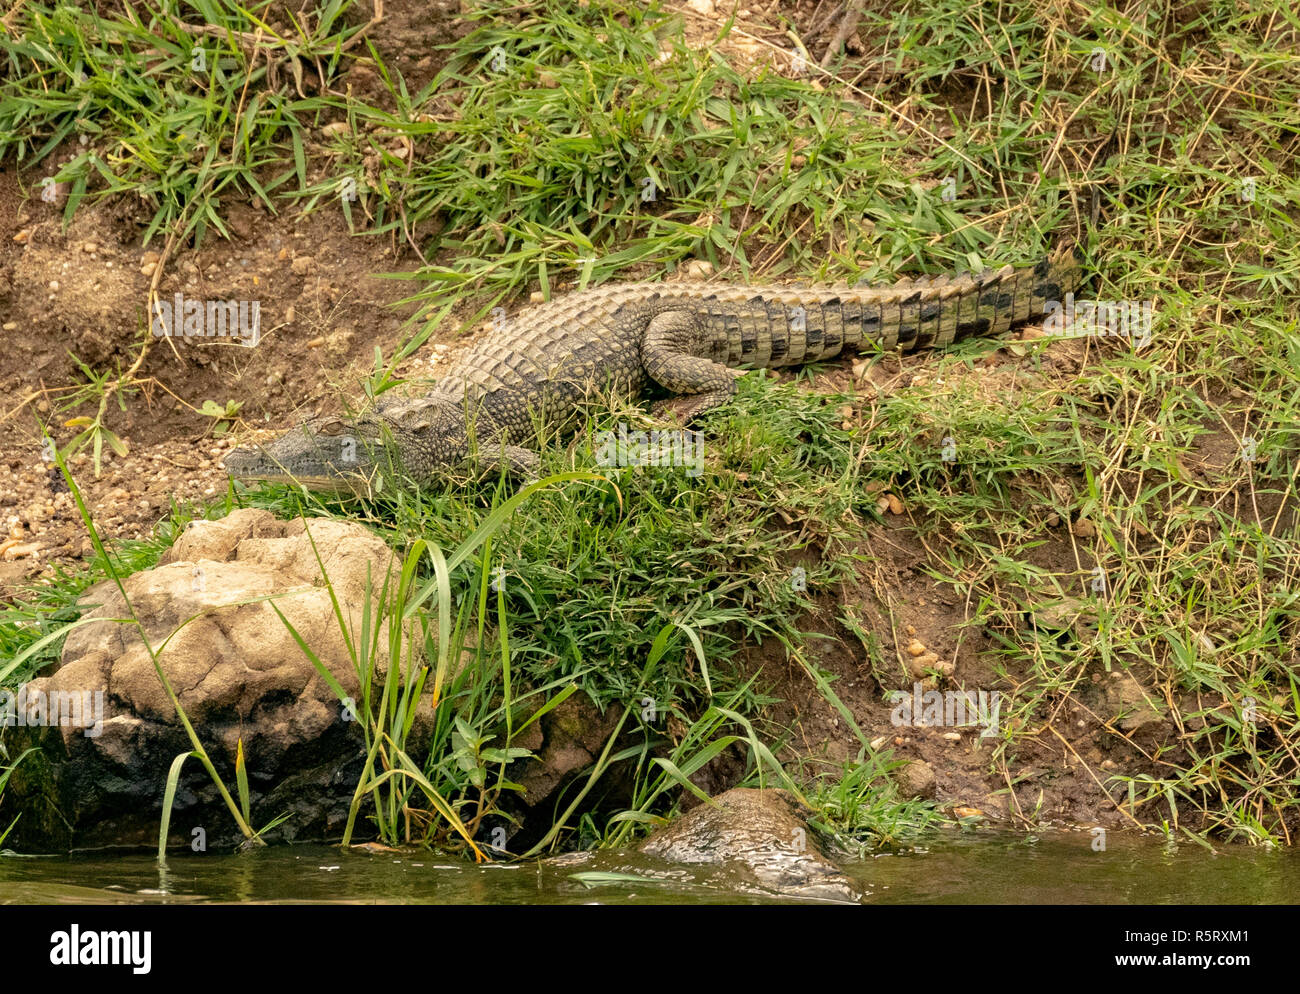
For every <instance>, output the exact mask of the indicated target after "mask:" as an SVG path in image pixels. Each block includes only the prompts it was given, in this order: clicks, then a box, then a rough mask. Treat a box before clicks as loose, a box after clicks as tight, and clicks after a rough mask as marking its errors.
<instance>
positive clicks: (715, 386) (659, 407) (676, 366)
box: [641, 311, 745, 423]
mask: <svg viewBox="0 0 1300 994" xmlns="http://www.w3.org/2000/svg"><path fill="white" fill-rule="evenodd" d="M704 351H705V335H704V328H703V326H702V325H701V324H700V322H699V320H698V319H697V318H696V317H695V315H693V314H691V313H690V312H689V311H665V312H664V313H663V314H656V315H655V316H654V317H653V318H651V320H650V324H649V326H648V327H647V328H646V331H645V335H644V337H643V338H642V339H641V365H642V366H644V367H645V371H646V373H647V375H649V377H650V379H652V380H654V381H655V382H656V383H658V384H659V385H660V386H662V387H665V388H666V389H668V390H671V391H672V392H673V393H676V394H681V395H682V396H680V397H673V398H671V399H669V400H664V401H660V402H659V403H657V404H655V405H654V407H653V408H652V410H653V413H654V414H655V415H656V416H657V417H658V416H663V415H665V414H669V413H671V414H673V415H675V416H676V417H677V418H679V419H680V420H681V421H682V422H683V423H686V422H689V421H690V420H691V419H692V418H695V417H698V416H699V415H701V414H703V413H704V412H705V411H708V410H711V409H713V408H715V407H719V406H721V405H722V404H725V403H726V402H727V401H728V400H729V399H730V398H731V395H732V394H734V393H735V392H736V379H737V378H738V377H741V376H744V375H745V372H744V370H740V369H732V368H731V367H730V366H724V365H723V364H722V363H720V362H714V361H713V360H712V359H709V358H706V357H704V356H703V355H701V353H702V352H704Z"/></svg>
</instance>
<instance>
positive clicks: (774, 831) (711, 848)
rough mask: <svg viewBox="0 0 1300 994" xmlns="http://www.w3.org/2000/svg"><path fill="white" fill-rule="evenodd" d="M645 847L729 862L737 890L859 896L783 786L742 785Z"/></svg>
mask: <svg viewBox="0 0 1300 994" xmlns="http://www.w3.org/2000/svg"><path fill="white" fill-rule="evenodd" d="M641 852H642V853H644V854H645V855H647V856H653V857H655V858H657V859H662V860H665V861H667V862H671V863H686V864H701V863H707V864H715V865H726V866H728V867H729V868H730V869H732V870H733V871H734V874H735V881H734V882H735V885H736V886H737V888H738V889H742V890H744V889H748V890H752V891H755V892H760V893H767V894H775V895H781V896H785V897H795V898H800V899H804V900H812V901H860V900H861V895H860V894H859V893H858V891H857V890H856V889H855V888H854V887H853V885H852V883H851V882H850V881H849V879H848V877H846V876H845V875H844V874H843V873H842V872H840V870H839V869H838V868H837V867H836V866H835V864H834V863H832V862H831V861H830V860H828V859H827V858H826V857H825V856H824V855H823V854H822V852H821V851H820V850H819V849H818V847H817V840H816V834H815V833H814V832H813V830H812V829H810V828H809V827H808V825H807V823H806V822H805V821H804V817H803V814H802V813H801V812H800V806H799V804H798V802H797V801H795V799H794V798H793V797H792V796H791V795H790V794H789V793H788V792H786V791H784V790H752V789H749V788H742V787H737V788H733V789H732V790H729V791H727V792H726V793H725V794H719V795H718V796H717V797H715V798H713V803H712V804H701V805H699V806H698V807H696V808H693V809H692V810H690V811H689V812H687V813H686V814H684V815H683V816H682V817H681V818H679V819H677V821H675V822H673V823H672V824H671V825H668V826H667V827H665V828H662V829H660V830H659V831H658V832H656V833H655V834H654V835H652V836H650V838H649V839H647V840H646V841H645V842H644V843H642V845H641Z"/></svg>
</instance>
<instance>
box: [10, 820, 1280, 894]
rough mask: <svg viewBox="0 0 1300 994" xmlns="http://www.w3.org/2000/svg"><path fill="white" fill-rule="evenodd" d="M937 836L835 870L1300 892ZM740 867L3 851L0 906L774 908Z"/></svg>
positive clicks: (1201, 857) (1061, 888)
mask: <svg viewBox="0 0 1300 994" xmlns="http://www.w3.org/2000/svg"><path fill="white" fill-rule="evenodd" d="M1106 841H1107V845H1106V849H1105V851H1104V852H1098V851H1094V849H1093V839H1092V837H1091V836H1090V835H1089V834H1087V833H1069V832H1063V833H1050V834H1044V835H1042V836H1041V837H1033V836H1021V835H1011V834H1005V833H984V832H973V833H965V834H948V833H942V832H941V833H936V835H935V836H934V837H933V838H931V839H928V840H927V842H926V844H924V845H918V846H914V847H911V848H908V849H904V850H900V851H891V852H887V853H878V854H875V855H872V856H868V857H866V858H861V859H852V860H841V861H840V862H841V865H842V867H843V869H844V871H845V873H846V874H847V875H848V876H849V878H850V880H851V881H852V883H853V885H854V886H855V887H856V888H857V889H858V890H860V891H861V894H862V900H863V901H864V902H865V903H868V904H1094V903H1095V904H1139V903H1140V904H1278V903H1294V902H1295V901H1296V900H1297V898H1298V897H1300V852H1297V851H1295V850H1269V849H1265V848H1257V847H1246V846H1218V847H1216V850H1217V851H1216V852H1214V853H1211V852H1208V851H1206V850H1205V849H1203V848H1202V847H1200V846H1198V845H1195V844H1192V843H1182V844H1178V845H1171V844H1167V843H1165V842H1164V841H1163V840H1161V839H1153V838H1151V837H1141V836H1135V835H1132V836H1130V835H1124V834H1121V833H1111V834H1110V835H1109V837H1108V838H1107V840H1106ZM783 900H786V899H785V898H782V897H781V896H780V895H779V894H772V893H766V892H762V891H759V890H756V889H755V888H754V887H753V885H752V883H751V882H749V881H748V879H747V878H746V877H745V875H744V874H743V873H740V872H738V871H736V870H734V869H733V868H729V867H725V866H722V867H719V866H699V867H683V866H672V865H667V864H663V863H659V862H657V861H653V860H650V859H648V858H646V857H645V856H642V855H640V854H639V853H619V852H601V853H594V854H575V855H569V856H564V857H560V858H558V859H554V860H544V861H541V862H532V863H516V864H507V863H498V864H491V865H486V866H474V865H472V864H467V863H463V862H460V861H458V860H457V859H454V858H450V857H445V856H438V855H436V854H431V853H398V852H383V853H373V854H372V853H367V852H358V851H349V852H343V851H341V850H339V849H337V848H330V847H328V846H279V847H274V848H269V849H264V850H260V851H257V852H253V853H248V854H243V855H237V854H229V853H215V852H213V853H204V854H198V853H186V854H177V855H172V856H169V857H168V859H167V863H166V866H165V867H163V868H160V867H159V865H158V863H157V861H156V860H155V859H154V858H153V857H152V856H150V855H148V854H144V853H130V854H94V855H78V856H70V857H32V856H18V855H14V854H12V853H5V854H3V855H0V903H39V904H66V905H82V904H106V903H108V904H141V903H147V904H153V903H185V904H192V903H214V902H257V903H283V902H292V903H325V904H329V903H348V904H373V903H394V904H466V903H472V904H588V903H598V904H664V903H674V904H675V903H688V904H718V903H745V904H752V903H768V902H772V901H783Z"/></svg>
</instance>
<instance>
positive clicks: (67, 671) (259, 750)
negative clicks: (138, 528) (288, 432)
mask: <svg viewBox="0 0 1300 994" xmlns="http://www.w3.org/2000/svg"><path fill="white" fill-rule="evenodd" d="M308 530H309V531H310V539H311V540H309V538H308ZM313 541H314V543H315V548H316V550H318V552H319V555H320V562H319V563H318V561H317V558H316V552H314V551H313V549H312V542H313ZM390 563H393V556H392V553H391V552H390V550H389V549H388V548H387V546H385V545H384V543H383V542H382V541H381V540H380V539H378V538H377V537H375V536H374V535H372V534H371V533H369V532H368V531H366V530H365V529H364V528H362V527H361V526H360V525H357V524H355V523H353V522H347V521H337V520H331V519H315V520H310V521H308V522H306V523H305V524H304V522H302V521H288V522H284V521H277V520H276V519H275V518H274V517H273V516H272V515H271V514H269V513H268V512H266V511H259V510H242V511H236V512H234V513H232V514H231V515H230V516H229V517H227V518H226V519H224V520H222V521H216V522H209V521H202V522H193V523H192V524H191V525H190V527H189V528H188V529H187V530H186V531H185V532H184V533H183V534H182V535H181V536H180V538H179V539H178V540H177V542H176V543H175V545H174V546H173V548H172V549H171V550H169V552H168V553H167V554H166V555H165V556H164V557H163V559H162V561H160V564H159V565H158V566H157V567H156V568H155V569H151V570H145V571H143V572H140V573H136V574H134V575H132V576H130V577H127V578H126V579H125V581H124V586H125V588H126V593H127V595H128V596H129V598H130V601H131V605H132V607H133V609H134V611H135V614H136V616H137V617H139V619H140V621H141V623H142V625H143V627H144V629H145V632H146V634H147V637H148V639H149V641H150V643H151V644H152V646H153V647H154V650H155V652H156V653H157V654H158V659H159V663H160V665H161V667H162V669H163V671H164V672H165V673H166V674H167V677H168V679H169V681H170V683H171V685H172V687H173V688H174V690H175V692H176V694H177V695H178V697H179V699H180V702H181V705H182V706H183V707H184V709H185V711H186V713H187V715H188V716H189V719H190V721H191V723H192V724H193V726H194V728H195V730H196V732H197V734H198V736H199V739H200V741H202V742H203V744H204V746H205V748H206V749H207V750H208V752H209V755H210V756H211V758H212V760H213V762H214V764H215V765H216V768H217V770H218V772H219V773H220V774H221V776H222V778H223V780H224V782H225V783H226V785H227V787H228V788H229V789H230V790H231V791H232V793H233V791H234V785H235V777H234V761H235V754H236V749H237V746H238V743H239V742H240V741H241V740H242V743H243V751H244V756H245V759H246V762H247V767H248V773H249V779H250V785H251V793H252V813H253V821H254V822H255V825H254V827H255V828H258V827H261V826H262V825H265V824H266V823H267V822H269V821H271V820H272V819H273V818H275V817H276V816H277V815H279V814H282V813H284V812H288V813H290V815H291V817H290V819H289V820H288V821H287V822H285V823H284V824H283V825H282V826H280V828H278V829H277V830H276V831H275V835H273V836H271V837H273V838H274V837H277V836H278V837H281V838H289V839H294V838H298V839H305V838H324V837H326V836H328V835H330V834H335V835H337V834H338V832H339V830H340V829H341V827H342V825H343V823H344V821H345V819H346V817H347V808H348V804H349V802H350V799H351V793H352V790H353V788H354V787H355V784H356V782H357V778H358V775H359V772H360V763H361V758H362V757H361V741H362V737H361V733H360V730H359V728H358V725H357V722H356V721H355V720H352V718H353V716H352V715H351V714H349V713H347V712H346V710H345V709H344V708H343V706H342V705H341V704H340V702H339V700H338V697H337V696H336V694H335V693H334V691H333V690H331V689H330V687H329V685H328V683H327V682H326V681H325V680H324V679H323V678H322V676H321V675H320V673H318V672H317V670H316V668H315V667H314V666H313V665H312V663H311V661H310V660H309V659H308V658H307V656H306V655H305V654H304V653H303V651H302V649H301V648H300V647H299V646H298V644H297V642H296V641H295V640H294V638H293V635H292V634H291V633H290V631H289V629H288V628H287V627H286V626H285V624H284V623H283V622H282V621H281V620H280V618H279V617H278V616H277V615H276V613H275V610H274V609H273V608H272V607H271V604H270V602H269V601H267V600H266V599H265V598H266V597H267V596H268V595H278V596H277V597H276V599H275V604H276V605H277V606H278V607H279V609H280V611H282V612H283V613H284V616H285V617H286V618H287V619H288V620H289V621H290V623H291V624H292V625H293V626H294V628H295V629H296V630H297V632H298V633H299V635H300V636H301V637H302V639H303V640H304V641H305V642H306V644H307V645H309V646H311V647H312V649H313V650H314V651H315V652H316V653H317V655H318V656H319V658H320V659H321V661H322V662H323V663H324V665H325V666H326V667H327V668H328V669H329V671H330V672H331V673H332V674H333V676H334V678H335V679H336V680H337V681H338V682H339V683H340V684H341V685H342V686H343V688H344V689H345V691H346V692H347V693H349V694H353V695H355V694H356V693H357V691H358V684H357V678H356V674H355V672H354V670H353V665H352V661H351V658H350V656H349V654H348V651H347V648H346V645H345V643H344V640H343V638H342V635H341V633H340V631H339V625H338V622H337V620H336V618H335V616H334V610H333V606H332V603H331V601H330V597H329V591H328V590H327V588H326V587H325V586H324V580H323V573H324V574H325V575H328V577H329V580H330V582H331V583H332V584H333V586H334V589H335V593H336V595H337V597H338V600H339V602H340V604H341V605H342V606H343V610H344V613H345V616H346V617H348V618H349V621H350V624H351V626H352V631H353V632H357V631H359V630H360V617H361V610H362V604H363V602H364V600H365V597H366V577H367V571H369V575H370V576H371V577H372V578H373V579H372V583H373V588H372V596H374V594H375V592H377V591H378V589H379V586H380V585H381V584H382V579H383V577H384V575H385V571H386V570H387V569H388V568H389V565H390ZM321 564H323V566H324V571H323V573H322V568H321ZM394 568H396V564H394ZM82 603H83V604H87V605H99V606H98V607H94V608H93V609H92V610H90V611H88V612H87V614H86V615H84V616H83V617H89V618H98V619H104V620H99V621H93V622H92V623H90V624H86V625H83V626H82V627H80V628H76V629H73V630H72V631H71V632H70V633H69V634H68V637H67V640H66V642H65V644H64V649H63V656H62V661H61V665H60V667H59V668H58V670H57V671H55V672H54V673H53V675H51V676H47V677H43V678H40V679H36V680H32V681H31V682H30V683H29V684H28V685H27V687H26V688H25V690H26V692H27V699H28V701H29V707H30V706H32V705H31V704H30V702H31V701H39V700H40V699H41V698H40V697H38V696H36V695H37V694H41V695H44V699H45V701H46V702H47V705H48V706H49V709H50V711H53V708H54V706H53V705H49V702H51V701H55V700H58V698H55V697H53V696H52V695H54V694H56V693H59V694H63V695H65V696H64V697H63V700H64V701H65V702H66V701H73V700H79V701H81V702H82V703H83V707H84V712H83V715H82V716H80V717H79V718H76V720H74V721H72V722H69V723H68V724H67V725H64V726H60V725H58V724H55V725H53V726H50V725H48V724H40V723H36V724H29V725H26V726H18V727H13V728H9V729H7V734H6V736H5V745H6V747H7V748H8V750H9V755H10V756H16V755H18V753H19V752H21V751H22V750H23V749H26V748H27V747H28V746H32V745H37V746H39V747H40V749H41V752H40V753H39V754H33V755H31V756H28V757H27V759H26V760H24V761H23V762H22V763H21V764H19V766H18V768H17V769H16V770H15V772H14V774H13V776H12V778H11V779H10V782H9V785H8V789H7V790H6V791H5V794H4V797H3V807H2V808H0V818H3V821H4V823H5V824H6V825H7V824H8V822H9V820H12V818H13V817H14V815H15V814H16V813H17V812H19V811H21V812H22V817H21V818H20V819H19V821H18V824H17V825H16V826H15V828H14V833H13V834H12V835H11V836H10V838H9V841H8V844H9V845H10V846H13V847H14V848H17V849H20V850H23V851H61V850H62V851H66V850H68V849H73V848H98V847H103V846H150V845H153V844H155V843H156V840H157V833H158V825H159V817H160V814H161V801H162V795H163V789H164V784H165V781H166V778H167V771H168V769H169V768H170V766H171V763H172V760H173V759H174V758H175V757H176V756H177V755H178V754H180V753H183V752H188V751H189V750H190V748H191V745H190V741H189V739H188V737H187V736H186V734H185V732H184V729H183V727H182V725H181V723H180V721H179V719H178V717H177V715H176V712H175V709H174V707H173V705H172V703H171V701H170V699H169V697H168V696H167V694H166V692H165V691H164V688H163V686H162V683H161V681H160V680H159V677H158V674H157V672H156V670H155V668H154V665H153V662H152V661H151V660H150V657H149V654H148V652H147V650H146V648H145V646H144V643H143V642H142V641H141V639H140V635H139V632H138V629H136V627H135V626H134V625H130V624H124V623H122V622H120V621H116V620H112V619H119V618H125V617H129V616H130V611H129V610H128V608H127V606H126V604H125V603H124V602H123V600H122V596H121V593H120V592H119V591H118V589H117V587H116V585H114V584H113V583H111V582H109V583H103V584H99V585H97V586H95V587H92V588H91V589H90V590H88V591H86V593H85V594H84V595H83V597H82ZM385 639H386V635H385V634H383V632H382V630H381V634H380V644H381V645H383V644H385ZM381 672H382V667H381ZM33 717H36V715H33ZM74 717H75V712H74ZM417 738H418V734H417ZM171 824H172V834H173V840H174V841H175V842H177V843H182V842H183V843H188V842H189V841H190V839H191V834H192V830H193V829H194V828H202V829H203V830H204V832H205V834H206V838H207V843H208V845H209V846H211V845H220V844H222V843H223V842H228V841H234V840H236V839H237V838H238V833H237V829H236V827H235V824H234V820H233V818H232V817H231V816H230V813H229V812H228V811H227V810H226V808H225V805H224V803H223V802H222V801H221V800H220V797H219V795H218V793H217V791H216V788H215V786H214V785H213V783H212V781H211V778H210V777H209V776H208V775H207V773H206V771H205V770H204V769H203V768H202V766H201V765H200V764H199V763H198V762H197V761H194V760H190V761H189V762H187V764H186V766H185V768H184V770H183V772H182V775H181V780H180V789H179V790H178V791H177V794H176V800H175V804H174V807H173V815H172V823H171Z"/></svg>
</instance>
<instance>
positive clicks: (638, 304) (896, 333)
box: [225, 246, 1083, 494]
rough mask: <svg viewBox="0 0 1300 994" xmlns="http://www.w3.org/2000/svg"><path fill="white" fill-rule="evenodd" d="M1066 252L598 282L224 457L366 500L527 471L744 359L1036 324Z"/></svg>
mask: <svg viewBox="0 0 1300 994" xmlns="http://www.w3.org/2000/svg"><path fill="white" fill-rule="evenodd" d="M1082 262H1083V255H1082V252H1081V251H1080V250H1079V249H1078V248H1076V247H1072V246H1071V247H1066V248H1064V249H1062V250H1060V251H1058V252H1056V253H1054V254H1052V255H1051V256H1049V257H1047V258H1044V259H1042V260H1041V261H1040V262H1038V263H1037V264H1036V265H1031V266H1019V267H1017V266H1010V265H1008V266H1003V267H1002V268H999V269H990V270H986V271H985V272H982V273H979V274H959V275H958V274H948V275H942V276H937V277H926V278H918V279H905V280H902V281H900V282H898V283H894V284H892V285H887V286H844V285H841V286H832V287H825V288H812V287H806V286H805V287H801V286H764V287H740V286H727V285H720V284H712V283H707V282H682V283H631V284H611V285H607V286H600V287H596V288H593V289H588V290H583V291H578V292H575V293H571V294H568V295H565V296H562V297H558V298H556V299H553V300H551V301H548V302H546V303H542V304H538V305H536V306H533V307H529V308H527V309H525V310H524V311H522V312H521V313H520V314H519V315H517V316H515V317H514V318H510V319H506V320H504V321H503V322H500V326H499V327H497V328H495V329H494V330H493V331H492V332H490V333H488V334H487V335H486V336H485V337H484V338H483V339H482V340H481V341H479V342H478V343H477V344H475V345H473V346H472V347H470V348H469V349H468V350H467V351H466V352H465V353H464V354H463V355H462V356H461V357H460V358H459V360H458V361H456V362H455V363H454V364H453V365H452V366H451V367H450V368H449V369H448V371H447V372H446V374H445V375H443V376H442V377H441V378H440V379H439V380H438V381H437V383H436V384H435V385H434V386H433V388H432V390H431V391H429V392H428V393H426V394H424V395H422V396H419V397H415V398H409V399H396V398H395V399H385V400H381V402H380V403H379V404H378V405H377V406H375V407H374V408H372V409H370V410H369V411H365V412H363V413H361V414H359V415H357V416H355V417H350V418H349V417H341V416H333V415H327V416H323V417H316V418H312V419H310V420H307V421H305V422H303V423H302V424H300V425H299V426H297V427H296V428H293V429H290V430H289V431H286V432H285V433H283V434H281V435H279V436H278V437H276V438H274V439H272V440H270V441H269V442H267V443H266V444H263V445H257V446H250V447H245V448H240V449H236V450H234V451H232V452H231V453H230V454H229V455H227V456H226V459H225V467H226V470H227V472H228V473H229V474H230V475H231V476H232V477H233V478H235V479H237V480H241V481H254V480H263V481H270V482H290V483H294V484H301V485H304V486H307V487H309V488H311V489H317V490H334V491H352V492H354V493H361V494H365V493H373V492H375V491H376V490H381V489H383V488H384V487H385V486H388V487H391V486H393V485H395V484H396V485H401V484H403V483H406V484H414V485H415V486H417V487H425V486H428V485H430V484H432V483H433V482H435V481H436V480H438V479H447V478H449V477H450V476H452V475H453V474H455V473H458V472H461V471H463V469H464V468H465V467H474V468H476V471H477V472H480V473H483V472H493V471H498V472H499V471H500V470H502V469H504V470H505V471H506V472H507V473H509V474H511V475H513V476H520V477H523V478H525V479H534V478H535V476H536V472H537V469H538V466H539V462H540V460H539V456H538V453H537V451H536V449H537V446H538V445H539V443H540V441H541V440H542V438H543V437H544V436H546V435H547V433H548V432H563V431H565V430H572V429H573V428H574V427H575V426H576V424H577V423H578V421H579V420H580V418H581V417H582V415H583V412H584V410H585V409H586V408H587V406H588V405H589V404H590V403H592V402H594V401H598V400H601V399H604V400H608V399H610V398H611V397H615V396H622V397H626V398H635V397H638V396H640V394H641V393H642V392H643V390H645V389H646V388H647V387H649V386H650V385H651V384H658V385H659V386H661V387H664V388H666V389H667V390H668V391H670V392H671V393H672V394H676V395H679V396H678V397H676V398H675V399H673V400H670V401H668V402H661V404H660V405H659V406H658V407H657V408H656V412H657V413H663V412H664V411H665V410H670V411H672V412H673V413H675V414H676V416H677V417H679V418H680V419H681V420H682V421H684V422H689V421H690V420H691V419H693V418H695V417H697V416H698V415H700V414H702V413H704V412H705V411H707V410H710V409H711V408H714V407H716V406H718V405H720V404H724V403H725V402H726V401H727V399H728V398H729V397H730V396H731V395H732V394H733V393H734V392H735V389H736V379H737V377H739V376H743V375H744V374H745V372H746V371H748V370H751V369H759V368H771V367H780V366H795V365H800V364H803V363H811V362H818V361H821V360H824V359H829V358H831V357H833V356H836V355H839V354H841V353H844V352H847V351H849V350H856V351H858V352H864V351H883V350H889V349H898V350H913V349H918V348H924V347H943V346H947V345H949V344H951V343H952V342H953V341H954V340H956V339H957V338H959V337H962V336H967V335H982V336H987V335H995V334H998V333H999V332H1003V331H1005V330H1007V329H1008V328H1009V327H1011V326H1012V325H1013V324H1015V323H1017V322H1021V321H1026V320H1029V319H1030V318H1035V317H1041V316H1043V315H1044V314H1047V313H1049V312H1050V311H1051V310H1052V305H1053V304H1056V305H1057V306H1059V302H1060V301H1061V300H1063V299H1065V295H1066V294H1067V293H1072V292H1073V291H1075V290H1077V289H1078V288H1079V286H1080V284H1081V282H1082V273H1083V270H1082Z"/></svg>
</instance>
